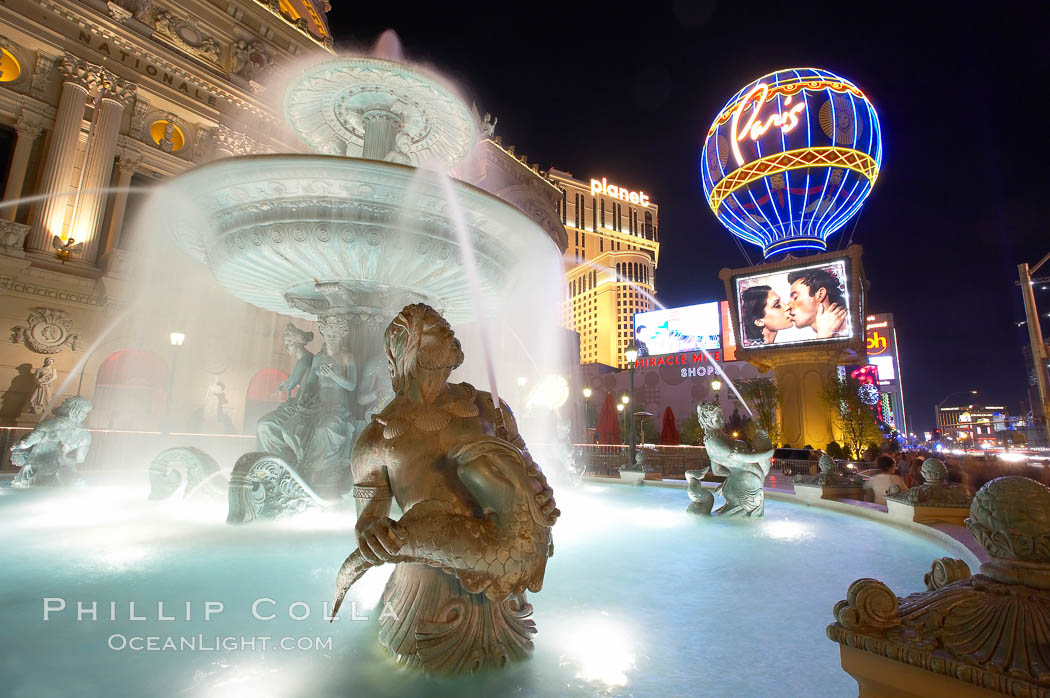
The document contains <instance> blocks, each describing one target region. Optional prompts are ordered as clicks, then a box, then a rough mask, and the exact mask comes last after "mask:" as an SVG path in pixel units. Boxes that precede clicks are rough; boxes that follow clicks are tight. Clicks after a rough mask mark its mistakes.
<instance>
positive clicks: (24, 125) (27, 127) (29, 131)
mask: <svg viewBox="0 0 1050 698" xmlns="http://www.w3.org/2000/svg"><path fill="white" fill-rule="evenodd" d="M46 127H47V119H46V118H44V116H43V115H41V114H34V113H33V112H31V111H27V110H25V109H23V110H22V112H21V113H20V114H19V115H18V118H17V119H15V131H16V132H17V133H18V136H19V138H29V139H33V138H36V137H37V136H39V135H40V133H41V131H43V130H44V129H45V128H46Z"/></svg>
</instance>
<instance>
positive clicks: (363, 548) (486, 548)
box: [333, 304, 560, 674]
mask: <svg viewBox="0 0 1050 698" xmlns="http://www.w3.org/2000/svg"><path fill="white" fill-rule="evenodd" d="M386 346H387V349H386V351H387V356H388V357H389V358H390V362H391V374H392V382H393V386H394V391H395V397H394V399H393V401H391V402H390V404H388V405H387V406H386V408H384V409H383V410H382V412H381V413H380V414H378V415H376V416H375V417H374V421H373V423H372V424H371V425H369V426H368V427H367V428H366V429H365V431H364V432H363V433H362V435H361V437H360V438H359V439H358V442H357V444H356V445H355V448H354V453H353V455H352V457H351V464H350V465H351V469H352V471H353V476H354V483H355V487H361V488H369V489H370V490H371V488H375V489H376V490H384V489H389V490H390V491H391V492H392V493H393V494H394V496H395V498H396V499H397V502H398V505H399V506H400V507H401V508H402V510H403V511H404V514H403V515H402V517H401V519H400V520H398V521H393V520H391V519H390V518H389V514H390V506H391V500H390V499H389V498H378V497H374V496H370V497H369V498H367V499H360V500H359V501H358V521H357V527H356V533H357V544H358V548H357V549H356V550H354V551H353V552H352V553H351V554H350V556H349V557H347V559H346V561H345V562H344V563H343V566H342V568H340V570H339V575H338V579H337V582H336V587H337V588H336V597H335V605H334V607H333V615H334V614H335V612H336V611H337V610H338V607H339V604H340V603H341V602H342V600H343V597H344V595H345V594H346V592H347V590H348V589H349V588H350V586H351V585H352V584H354V583H355V582H356V581H357V580H358V579H360V578H361V576H362V575H363V574H364V573H365V571H366V570H367V569H369V568H370V567H373V566H375V565H378V564H382V563H385V562H392V563H395V564H396V565H397V566H396V568H395V569H394V572H393V574H392V575H391V577H390V581H389V582H388V583H387V587H386V590H385V592H384V601H385V602H386V603H388V604H391V605H392V607H393V608H401V609H412V612H410V613H402V614H400V616H399V617H397V618H391V617H389V616H385V617H384V618H382V619H380V629H379V637H380V643H381V644H382V645H383V646H384V647H386V648H387V649H388V650H389V651H390V652H391V653H393V654H394V655H395V656H396V657H398V659H399V660H400V661H402V662H404V663H406V664H408V665H411V666H416V667H420V668H422V669H423V670H424V671H426V672H428V673H432V674H461V673H468V672H472V671H475V670H478V669H482V668H486V667H490V666H502V665H504V664H505V663H506V662H507V661H508V660H515V659H520V658H522V657H525V656H527V654H528V652H529V651H530V650H531V648H532V640H531V637H532V636H533V635H534V634H535V632H536V628H535V625H534V624H533V623H532V621H530V620H528V617H529V615H531V611H532V607H531V606H530V605H529V604H528V602H527V601H526V598H525V591H526V589H528V590H530V591H539V590H540V588H541V586H542V583H543V575H544V570H545V568H546V562H547V558H548V557H550V555H551V554H552V553H553V544H552V542H551V533H550V529H551V526H553V525H554V522H555V520H556V519H557V517H558V515H559V513H560V512H559V511H558V510H557V509H556V508H555V503H554V497H553V492H552V491H551V489H550V487H549V486H548V485H547V482H546V478H545V477H544V476H543V473H542V472H541V471H540V469H539V467H538V466H537V465H536V464H535V462H533V460H532V458H531V456H530V455H529V453H528V450H526V448H525V443H524V441H523V440H522V439H521V437H520V436H519V435H518V434H517V428H516V425H515V423H514V419H513V415H512V414H511V413H510V410H509V408H507V407H506V405H500V406H499V407H497V406H495V405H494V404H493V401H492V396H491V395H489V394H488V393H483V392H480V391H478V390H476V389H474V387H473V386H470V385H468V384H465V383H464V384H460V385H449V384H448V382H447V381H448V376H449V374H450V373H451V371H452V370H453V369H454V368H455V367H457V366H458V365H459V364H460V363H462V361H463V352H462V350H461V348H460V345H459V341H458V340H457V339H456V338H455V335H454V334H453V332H452V329H451V327H449V325H448V323H447V322H445V321H444V319H443V318H441V316H440V315H438V314H437V312H435V311H434V310H433V309H432V308H430V307H429V306H426V305H422V304H418V305H413V306H408V307H406V308H405V309H404V310H402V311H401V313H400V314H399V315H398V316H397V318H395V319H394V321H393V322H392V323H391V324H390V326H389V327H388V328H387V331H386ZM449 477H451V478H452V480H453V481H451V482H450V481H449V480H448V478H449ZM482 512H484V513H482Z"/></svg>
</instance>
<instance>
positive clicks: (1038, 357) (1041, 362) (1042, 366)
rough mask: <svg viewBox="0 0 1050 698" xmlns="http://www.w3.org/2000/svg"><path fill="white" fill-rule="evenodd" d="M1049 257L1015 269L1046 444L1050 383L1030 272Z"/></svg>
mask: <svg viewBox="0 0 1050 698" xmlns="http://www.w3.org/2000/svg"><path fill="white" fill-rule="evenodd" d="M1048 259H1050V254H1047V255H1046V256H1045V257H1043V258H1042V259H1041V260H1039V263H1038V264H1036V265H1035V266H1034V267H1032V268H1031V269H1029V268H1028V264H1018V265H1017V271H1018V274H1019V276H1020V277H1021V297H1022V298H1024V314H1025V318H1026V319H1027V320H1028V341H1029V342H1031V345H1032V363H1033V364H1035V380H1036V385H1037V386H1038V387H1039V401H1040V402H1041V403H1042V404H1043V429H1044V430H1046V431H1047V439H1048V440H1047V445H1050V384H1048V381H1047V377H1046V359H1047V356H1046V345H1045V344H1043V330H1042V328H1041V327H1040V326H1039V310H1038V309H1037V308H1036V305H1035V292H1034V291H1033V290H1032V274H1034V273H1036V272H1037V271H1039V267H1041V266H1043V265H1044V264H1046V261H1047V260H1048Z"/></svg>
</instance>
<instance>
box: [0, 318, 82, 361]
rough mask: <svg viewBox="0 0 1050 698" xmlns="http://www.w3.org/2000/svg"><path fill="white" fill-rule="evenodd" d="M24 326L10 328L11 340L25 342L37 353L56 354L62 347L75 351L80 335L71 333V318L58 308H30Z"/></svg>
mask: <svg viewBox="0 0 1050 698" xmlns="http://www.w3.org/2000/svg"><path fill="white" fill-rule="evenodd" d="M26 323H27V324H26V326H22V325H15V326H14V327H12V328H11V342H12V343H14V344H22V343H25V345H26V346H27V347H29V348H30V349H32V350H33V351H35V352H36V353H38V354H57V353H58V352H60V351H62V350H63V349H71V350H73V351H77V349H79V348H80V335H77V334H73V319H72V317H70V315H69V313H67V312H66V311H64V310H59V309H58V308H43V307H41V308H32V309H31V310H30V311H29V317H28V319H27V320H26Z"/></svg>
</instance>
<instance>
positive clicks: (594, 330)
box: [547, 168, 660, 368]
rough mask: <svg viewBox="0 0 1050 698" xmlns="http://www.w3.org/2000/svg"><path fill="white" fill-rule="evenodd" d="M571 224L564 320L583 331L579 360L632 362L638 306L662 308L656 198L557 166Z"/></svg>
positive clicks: (554, 177)
mask: <svg viewBox="0 0 1050 698" xmlns="http://www.w3.org/2000/svg"><path fill="white" fill-rule="evenodd" d="M547 177H548V179H549V180H550V181H551V182H552V183H554V185H555V186H557V187H558V189H559V190H560V194H561V199H560V201H558V215H559V216H560V217H561V223H562V225H564V226H565V232H566V244H567V245H566V249H565V267H566V278H567V284H568V285H567V291H568V300H567V302H566V306H565V311H564V316H563V317H564V323H565V326H566V327H567V328H569V329H571V330H573V331H575V332H577V333H578V334H579V335H580V362H581V363H583V364H590V363H601V364H606V365H608V366H614V367H617V368H627V366H628V363H627V359H626V357H625V356H624V352H625V351H626V349H627V345H628V344H629V343H630V342H631V341H632V339H633V338H634V315H635V313H640V312H645V311H647V310H652V309H654V308H655V307H656V305H655V300H654V296H655V295H656V266H657V263H658V262H659V258H660V237H659V218H658V215H657V205H656V204H655V203H654V202H653V201H651V200H650V198H649V196H648V195H647V194H646V193H645V192H644V191H632V190H628V189H626V188H623V187H619V186H617V185H615V184H610V183H609V181H608V179H607V178H602V179H590V180H589V181H583V180H579V179H576V178H575V177H573V176H572V175H571V174H570V173H568V172H563V171H561V170H557V169H553V168H552V169H551V170H549V171H548V172H547Z"/></svg>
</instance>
